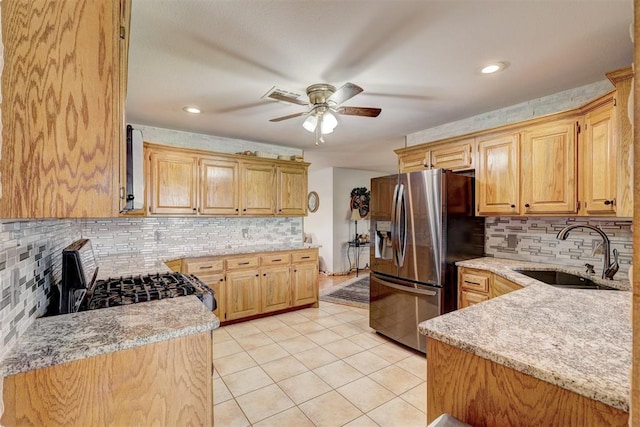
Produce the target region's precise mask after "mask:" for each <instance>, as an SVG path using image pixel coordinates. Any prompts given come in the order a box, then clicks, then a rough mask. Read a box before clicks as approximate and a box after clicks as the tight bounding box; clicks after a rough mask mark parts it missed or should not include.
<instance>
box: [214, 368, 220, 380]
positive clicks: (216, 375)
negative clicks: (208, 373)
mask: <svg viewBox="0 0 640 427" xmlns="http://www.w3.org/2000/svg"><path fill="white" fill-rule="evenodd" d="M213 378H220V373H219V372H218V370H217V369H216V368H215V366H214V367H213Z"/></svg>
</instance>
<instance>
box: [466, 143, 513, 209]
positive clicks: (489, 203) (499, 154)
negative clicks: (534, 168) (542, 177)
mask: <svg viewBox="0 0 640 427" xmlns="http://www.w3.org/2000/svg"><path fill="white" fill-rule="evenodd" d="M476 204H477V207H476V208H477V212H476V213H477V214H478V215H517V214H518V213H519V206H520V134H518V133H507V134H502V135H493V136H487V137H483V138H481V139H479V140H478V168H477V170H476Z"/></svg>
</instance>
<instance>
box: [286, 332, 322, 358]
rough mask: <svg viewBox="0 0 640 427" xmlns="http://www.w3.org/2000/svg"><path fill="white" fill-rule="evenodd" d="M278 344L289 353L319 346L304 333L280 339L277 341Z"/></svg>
mask: <svg viewBox="0 0 640 427" xmlns="http://www.w3.org/2000/svg"><path fill="white" fill-rule="evenodd" d="M278 345H280V346H281V347H282V348H284V349H285V350H286V351H287V352H289V353H290V354H297V353H302V352H303V351H307V350H309V349H312V348H318V347H319V346H318V344H316V343H314V342H313V341H311V340H310V339H309V338H307V337H305V336H304V335H300V336H297V337H295V338H291V339H288V340H284V341H281V342H279V343H278Z"/></svg>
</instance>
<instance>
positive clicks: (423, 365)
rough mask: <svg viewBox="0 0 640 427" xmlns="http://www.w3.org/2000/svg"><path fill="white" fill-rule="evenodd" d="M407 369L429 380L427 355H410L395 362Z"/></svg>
mask: <svg viewBox="0 0 640 427" xmlns="http://www.w3.org/2000/svg"><path fill="white" fill-rule="evenodd" d="M395 364H396V365H398V366H399V367H401V368H402V369H404V370H405V371H408V372H411V373H412V374H413V375H415V376H416V377H418V378H420V379H421V380H422V381H426V380H427V358H426V356H425V355H421V356H417V355H414V356H410V357H407V358H406V359H402V360H401V361H399V362H396V363H395Z"/></svg>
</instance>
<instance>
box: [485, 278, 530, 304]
mask: <svg viewBox="0 0 640 427" xmlns="http://www.w3.org/2000/svg"><path fill="white" fill-rule="evenodd" d="M518 289H522V286H520V285H518V284H517V283H513V282H512V281H511V280H509V279H505V278H504V277H501V276H498V275H496V274H494V275H493V281H492V282H491V287H490V289H489V298H495V297H499V296H500V295H504V294H508V293H509V292H513V291H517V290H518Z"/></svg>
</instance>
